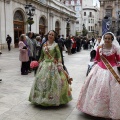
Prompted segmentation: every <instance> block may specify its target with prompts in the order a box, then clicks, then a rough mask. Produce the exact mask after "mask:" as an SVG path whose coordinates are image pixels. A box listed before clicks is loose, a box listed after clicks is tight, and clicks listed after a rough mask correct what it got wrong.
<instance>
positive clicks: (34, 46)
mask: <svg viewBox="0 0 120 120" xmlns="http://www.w3.org/2000/svg"><path fill="white" fill-rule="evenodd" d="M81 48H82V49H84V50H87V49H91V51H90V57H91V58H90V62H92V63H93V65H92V67H91V69H90V71H89V72H88V73H87V77H86V80H85V82H84V84H83V86H82V89H81V91H80V95H79V98H78V101H77V104H76V107H77V109H78V110H80V111H82V112H83V113H86V114H89V115H92V116H96V117H101V118H105V119H107V120H120V114H119V113H120V95H119V90H120V71H119V68H120V45H119V42H118V41H117V39H116V37H115V35H114V34H113V33H111V32H107V33H105V34H104V35H103V36H102V37H101V36H98V37H97V38H96V39H95V38H92V39H91V40H88V39H87V38H86V37H78V36H77V37H76V36H67V37H66V39H65V38H64V35H61V36H59V35H57V33H56V32H55V31H54V30H50V31H49V32H48V34H47V35H45V36H44V37H42V36H40V35H39V34H35V33H33V32H28V33H27V35H26V34H22V35H21V36H20V38H19V51H20V55H19V60H20V61H21V75H27V74H28V73H30V72H32V69H31V63H32V62H33V61H36V62H37V63H38V66H37V69H36V72H35V80H34V82H33V85H32V88H31V91H30V95H29V101H30V102H31V103H32V104H35V105H41V106H59V105H62V104H66V103H68V102H70V101H71V100H72V94H71V88H70V85H71V82H72V80H73V79H72V78H71V77H70V75H69V72H68V70H67V68H66V66H65V64H64V59H63V57H64V56H63V51H66V52H67V53H68V55H72V54H75V53H76V52H80V51H81ZM73 82H74V81H73Z"/></svg>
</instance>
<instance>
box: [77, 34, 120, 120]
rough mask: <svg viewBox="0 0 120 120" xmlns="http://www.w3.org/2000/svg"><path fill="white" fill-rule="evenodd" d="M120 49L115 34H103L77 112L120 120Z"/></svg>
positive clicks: (81, 93)
mask: <svg viewBox="0 0 120 120" xmlns="http://www.w3.org/2000/svg"><path fill="white" fill-rule="evenodd" d="M119 55H120V46H119V44H118V42H117V40H116V37H115V36H114V34H113V33H111V32H107V33H105V34H104V35H103V37H102V40H101V46H100V47H98V49H97V53H96V57H95V61H96V65H94V67H93V68H92V70H91V71H90V73H89V74H88V77H87V78H86V80H85V83H84V85H83V87H82V89H81V92H80V96H79V99H78V102H77V108H78V110H80V111H82V112H84V113H87V114H89V115H92V116H97V117H102V118H106V119H114V120H118V119H120V73H119V71H118V69H117V66H119V65H120V57H119Z"/></svg>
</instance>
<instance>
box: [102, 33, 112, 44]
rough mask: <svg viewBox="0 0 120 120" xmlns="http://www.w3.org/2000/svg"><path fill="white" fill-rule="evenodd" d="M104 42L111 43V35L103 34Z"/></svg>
mask: <svg viewBox="0 0 120 120" xmlns="http://www.w3.org/2000/svg"><path fill="white" fill-rule="evenodd" d="M104 43H105V44H106V45H111V44H112V35H110V34H106V35H105V36H104Z"/></svg>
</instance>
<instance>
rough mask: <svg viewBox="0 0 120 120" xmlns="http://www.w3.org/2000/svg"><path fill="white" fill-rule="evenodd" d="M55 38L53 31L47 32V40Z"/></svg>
mask: <svg viewBox="0 0 120 120" xmlns="http://www.w3.org/2000/svg"><path fill="white" fill-rule="evenodd" d="M54 39H55V33H54V32H53V31H50V32H49V34H48V40H49V41H51V42H52V41H54Z"/></svg>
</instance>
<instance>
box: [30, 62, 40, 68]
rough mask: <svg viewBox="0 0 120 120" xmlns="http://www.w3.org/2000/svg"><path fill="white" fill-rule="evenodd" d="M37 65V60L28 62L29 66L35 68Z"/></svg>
mask: <svg viewBox="0 0 120 120" xmlns="http://www.w3.org/2000/svg"><path fill="white" fill-rule="evenodd" d="M38 66H39V63H38V61H32V62H31V63H30V68H32V69H33V68H36V67H38Z"/></svg>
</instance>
